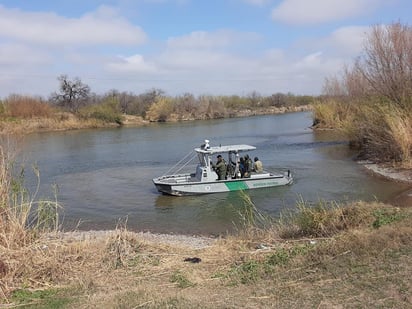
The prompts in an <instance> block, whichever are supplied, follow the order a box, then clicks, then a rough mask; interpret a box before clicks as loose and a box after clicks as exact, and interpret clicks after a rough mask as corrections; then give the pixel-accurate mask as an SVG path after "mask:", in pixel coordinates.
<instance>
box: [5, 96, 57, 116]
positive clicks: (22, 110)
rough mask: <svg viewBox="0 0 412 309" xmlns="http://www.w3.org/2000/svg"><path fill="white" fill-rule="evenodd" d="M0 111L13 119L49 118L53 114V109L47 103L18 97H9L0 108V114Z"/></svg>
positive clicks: (26, 97)
mask: <svg viewBox="0 0 412 309" xmlns="http://www.w3.org/2000/svg"><path fill="white" fill-rule="evenodd" d="M1 109H3V112H4V114H5V115H6V116H9V117H15V118H34V117H50V116H51V115H52V114H53V108H52V107H51V106H50V105H49V104H48V103H46V102H43V101H42V100H40V99H35V98H32V97H28V96H20V95H11V96H9V97H8V98H7V99H6V100H5V102H4V105H3V107H2V108H0V114H1Z"/></svg>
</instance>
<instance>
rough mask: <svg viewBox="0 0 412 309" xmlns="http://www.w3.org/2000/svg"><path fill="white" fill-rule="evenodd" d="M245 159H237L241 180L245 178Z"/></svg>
mask: <svg viewBox="0 0 412 309" xmlns="http://www.w3.org/2000/svg"><path fill="white" fill-rule="evenodd" d="M245 171H246V168H245V158H243V157H240V159H239V172H240V177H241V178H243V177H244V176H245Z"/></svg>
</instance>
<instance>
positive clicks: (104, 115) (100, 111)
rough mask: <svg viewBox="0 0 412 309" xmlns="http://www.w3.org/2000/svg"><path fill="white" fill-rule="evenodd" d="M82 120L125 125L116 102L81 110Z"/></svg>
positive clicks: (110, 101)
mask: <svg viewBox="0 0 412 309" xmlns="http://www.w3.org/2000/svg"><path fill="white" fill-rule="evenodd" d="M79 115H80V117H82V118H86V119H87V118H94V119H98V120H101V121H103V122H106V123H117V124H119V125H121V124H122V123H123V117H122V114H121V113H120V111H119V109H118V102H116V100H108V101H106V102H104V103H101V104H96V105H90V106H87V107H84V108H82V109H80V110H79Z"/></svg>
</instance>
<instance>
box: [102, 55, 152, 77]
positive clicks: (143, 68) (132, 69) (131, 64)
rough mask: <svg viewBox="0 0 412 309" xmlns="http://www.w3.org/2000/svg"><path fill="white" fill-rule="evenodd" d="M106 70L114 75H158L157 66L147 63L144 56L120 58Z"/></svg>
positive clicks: (110, 63)
mask: <svg viewBox="0 0 412 309" xmlns="http://www.w3.org/2000/svg"><path fill="white" fill-rule="evenodd" d="M106 69H107V70H108V71H111V72H114V73H120V74H122V73H156V72H157V69H156V66H155V64H153V63H149V62H147V61H146V60H145V59H144V57H143V56H142V55H139V54H136V55H133V56H130V57H124V56H118V57H116V59H114V60H113V61H111V62H109V63H108V64H107V67H106Z"/></svg>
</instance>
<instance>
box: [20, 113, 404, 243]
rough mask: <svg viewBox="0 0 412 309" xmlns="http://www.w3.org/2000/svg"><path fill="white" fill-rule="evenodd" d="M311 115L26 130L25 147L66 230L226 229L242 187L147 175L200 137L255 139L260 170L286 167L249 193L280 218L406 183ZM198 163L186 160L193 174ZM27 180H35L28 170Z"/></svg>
mask: <svg viewBox="0 0 412 309" xmlns="http://www.w3.org/2000/svg"><path fill="white" fill-rule="evenodd" d="M311 122H312V119H311V114H310V113H307V112H303V113H291V114H283V115H269V116H256V117H248V118H232V119H220V120H209V121H193V122H182V123H161V124H150V125H147V126H144V127H135V128H113V129H96V130H78V131H66V132H50V133H36V134H30V135H28V136H27V137H26V140H25V141H24V144H23V150H24V151H23V153H24V162H25V165H26V166H30V165H33V164H35V165H37V166H38V168H39V170H40V174H41V175H40V179H41V186H40V187H41V190H40V193H39V195H38V197H39V198H49V197H52V196H53V190H52V186H53V185H54V184H55V185H57V187H58V189H59V191H58V200H59V202H60V203H61V204H62V205H63V212H62V218H63V220H62V224H63V228H64V229H66V230H70V229H73V228H78V229H81V230H88V229H113V228H115V227H116V225H117V224H118V223H119V222H123V223H124V222H126V221H127V227H128V229H130V230H136V231H152V232H161V233H184V234H205V235H213V234H215V235H216V234H222V233H226V232H232V231H234V230H236V228H237V227H239V224H240V223H239V222H240V221H241V218H240V217H241V216H240V214H241V213H242V209H243V207H244V202H243V198H242V196H241V194H240V193H239V192H229V193H220V194H210V195H203V196H188V197H172V196H165V195H161V194H159V193H158V192H157V191H156V189H155V187H154V185H153V183H152V178H154V177H157V176H160V175H163V174H165V173H166V172H167V171H168V170H169V168H170V167H172V166H173V165H174V164H175V163H176V162H178V161H179V160H180V159H181V158H183V157H184V156H185V155H187V154H188V153H189V152H190V151H192V149H193V148H195V147H198V146H199V145H200V144H201V143H202V142H203V141H204V139H209V140H210V142H211V146H213V145H219V144H222V145H224V144H251V145H254V146H256V147H257V150H256V151H254V152H251V153H250V155H251V156H252V157H254V156H258V157H259V158H260V159H261V161H262V162H263V165H264V168H265V169H268V170H273V171H276V170H277V169H284V168H286V169H290V170H291V171H292V173H293V174H294V178H295V182H294V184H293V185H292V186H286V187H278V188H268V189H257V190H249V191H247V192H246V194H247V195H248V196H249V197H250V198H251V200H252V201H253V203H254V204H255V206H256V207H257V209H258V210H259V211H261V212H262V213H265V214H269V215H272V216H275V217H276V216H279V214H280V212H281V211H285V210H286V209H288V208H293V207H295V205H296V202H297V201H298V200H300V199H304V200H305V201H308V202H316V201H319V200H335V201H337V202H343V201H350V200H359V199H363V200H375V199H377V200H382V201H385V200H388V199H391V198H393V197H394V196H396V195H397V194H399V193H400V192H402V191H403V190H404V189H405V186H403V185H400V184H396V183H393V182H389V181H386V180H383V179H379V178H376V177H373V176H371V175H370V174H368V173H367V172H366V171H365V170H364V168H363V167H362V166H360V165H358V164H356V163H355V162H354V161H353V156H354V153H352V152H351V151H349V150H348V146H347V143H346V142H345V141H344V140H343V139H342V138H341V137H339V136H338V135H336V134H335V133H333V132H313V131H312V130H311V129H309V126H310V125H311ZM194 164H195V162H193V165H189V166H187V168H188V169H189V170H191V171H193V169H194ZM26 175H27V176H26V179H27V182H28V186H29V187H31V188H33V187H34V185H35V183H36V181H35V177H34V176H33V175H31V174H30V173H29V172H28V168H27V167H26Z"/></svg>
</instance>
